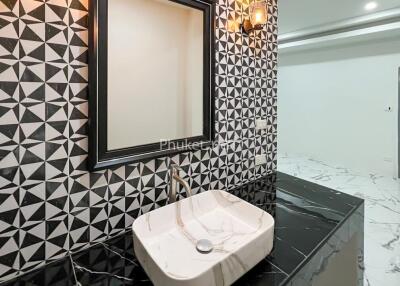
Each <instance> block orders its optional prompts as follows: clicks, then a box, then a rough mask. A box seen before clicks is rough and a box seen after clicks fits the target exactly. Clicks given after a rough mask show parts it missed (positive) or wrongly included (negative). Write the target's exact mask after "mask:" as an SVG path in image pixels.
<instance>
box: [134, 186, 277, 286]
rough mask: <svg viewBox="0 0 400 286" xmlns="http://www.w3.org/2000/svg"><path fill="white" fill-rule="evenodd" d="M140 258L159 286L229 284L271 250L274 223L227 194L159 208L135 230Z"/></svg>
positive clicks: (204, 195) (201, 196)
mask: <svg viewBox="0 0 400 286" xmlns="http://www.w3.org/2000/svg"><path fill="white" fill-rule="evenodd" d="M132 229H133V243H134V249H135V254H136V256H137V258H138V260H139V262H140V264H141V265H142V267H143V268H144V270H145V271H146V273H147V275H148V276H149V277H150V280H151V281H152V282H153V283H154V284H155V285H157V286H158V285H160V286H161V285H162V286H170V285H188V286H189V285H193V286H212V285H218V286H220V285H221V286H222V285H230V284H232V283H233V282H235V281H236V280H237V279H238V278H240V277H241V276H242V275H243V274H245V273H246V272H247V271H249V270H250V269H251V268H252V267H254V266H255V265H256V264H257V263H258V262H260V261H261V260H262V259H263V258H265V257H266V256H267V255H268V254H269V253H270V252H271V250H272V246H273V237H274V219H273V217H272V216H271V215H270V214H268V213H267V212H265V211H263V210H262V209H260V208H257V207H255V206H253V205H252V204H249V203H248V202H246V201H244V200H242V199H240V198H238V197H236V196H234V195H232V194H230V193H227V192H225V191H217V190H215V191H207V192H203V193H201V194H198V195H194V196H192V197H189V198H187V199H183V200H180V201H178V202H176V203H173V204H169V205H167V206H165V207H162V208H159V209H156V210H154V211H152V212H149V213H147V214H144V215H142V216H140V217H139V218H137V219H136V220H135V222H134V223H133V226H132Z"/></svg>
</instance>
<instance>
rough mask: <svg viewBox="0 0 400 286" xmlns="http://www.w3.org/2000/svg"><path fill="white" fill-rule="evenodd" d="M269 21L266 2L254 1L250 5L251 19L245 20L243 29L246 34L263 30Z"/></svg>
mask: <svg viewBox="0 0 400 286" xmlns="http://www.w3.org/2000/svg"><path fill="white" fill-rule="evenodd" d="M267 21H268V11H267V3H266V2H265V1H260V2H259V1H256V0H255V1H254V2H253V3H251V4H250V19H245V20H244V21H243V23H242V29H243V31H244V32H245V33H246V34H249V33H250V32H251V31H253V30H262V28H263V27H264V25H266V24H267Z"/></svg>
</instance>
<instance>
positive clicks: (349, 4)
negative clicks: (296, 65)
mask: <svg viewBox="0 0 400 286" xmlns="http://www.w3.org/2000/svg"><path fill="white" fill-rule="evenodd" d="M369 2H372V1H371V0H279V1H278V6H279V10H278V11H279V17H278V19H279V24H278V28H279V34H285V33H289V32H294V31H298V30H302V29H305V28H310V27H315V26H320V25H324V24H329V23H332V22H338V21H341V20H345V19H350V18H354V17H357V16H363V15H367V14H371V13H376V12H379V11H383V10H388V9H393V8H400V1H399V0H376V1H374V2H376V3H377V4H378V7H377V8H376V9H374V10H372V11H366V10H365V9H364V6H365V5H366V4H367V3H369Z"/></svg>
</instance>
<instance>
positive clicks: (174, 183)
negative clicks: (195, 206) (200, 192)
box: [168, 164, 192, 203]
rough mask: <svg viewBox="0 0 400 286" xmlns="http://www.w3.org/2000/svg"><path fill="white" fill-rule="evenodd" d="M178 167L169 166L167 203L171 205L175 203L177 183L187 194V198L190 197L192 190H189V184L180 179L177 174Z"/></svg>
mask: <svg viewBox="0 0 400 286" xmlns="http://www.w3.org/2000/svg"><path fill="white" fill-rule="evenodd" d="M179 169H180V168H179V167H178V166H177V165H174V164H173V165H171V166H170V174H171V177H170V190H169V194H168V202H169V203H173V202H176V197H177V188H178V186H177V185H178V183H179V184H181V185H182V186H183V188H184V189H185V191H186V193H187V197H190V196H191V195H192V189H191V188H190V186H189V184H188V183H187V182H186V181H185V180H184V179H182V178H181V177H180V176H179V174H178V171H179Z"/></svg>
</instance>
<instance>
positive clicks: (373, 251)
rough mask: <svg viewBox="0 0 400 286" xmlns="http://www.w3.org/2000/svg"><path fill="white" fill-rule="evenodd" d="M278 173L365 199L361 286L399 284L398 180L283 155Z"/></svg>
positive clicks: (399, 205)
mask: <svg viewBox="0 0 400 286" xmlns="http://www.w3.org/2000/svg"><path fill="white" fill-rule="evenodd" d="M278 171H281V172H284V173H287V174H289V175H293V176H296V177H299V178H301V179H305V180H307V181H311V182H314V183H318V184H320V185H324V186H327V187H329V188H333V189H336V190H339V191H342V192H344V193H347V194H350V195H354V196H358V197H360V198H363V199H365V242H364V244H365V245H364V247H365V268H366V269H365V283H364V285H365V286H399V285H400V180H396V179H393V178H388V177H383V176H379V175H377V174H370V175H369V176H368V175H361V174H357V173H356V172H352V171H351V170H348V169H346V168H344V167H340V166H332V165H329V164H325V163H324V162H320V161H317V160H313V159H310V158H306V157H299V156H289V155H287V154H284V155H282V154H281V155H279V156H278Z"/></svg>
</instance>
